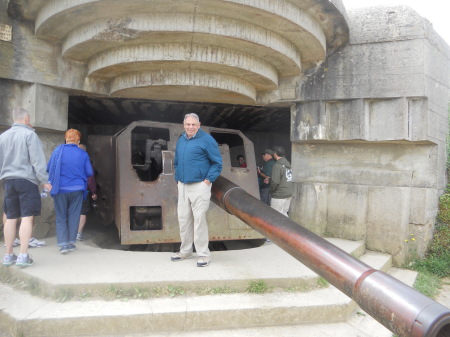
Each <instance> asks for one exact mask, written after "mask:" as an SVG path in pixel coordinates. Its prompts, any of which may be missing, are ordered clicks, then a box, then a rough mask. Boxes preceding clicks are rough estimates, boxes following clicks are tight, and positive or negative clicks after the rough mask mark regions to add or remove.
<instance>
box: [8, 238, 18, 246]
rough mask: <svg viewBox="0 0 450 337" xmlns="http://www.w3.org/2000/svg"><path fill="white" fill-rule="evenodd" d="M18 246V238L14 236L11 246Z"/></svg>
mask: <svg viewBox="0 0 450 337" xmlns="http://www.w3.org/2000/svg"><path fill="white" fill-rule="evenodd" d="M17 246H20V240H19V239H18V238H15V239H14V241H13V247H17ZM5 247H6V243H5Z"/></svg>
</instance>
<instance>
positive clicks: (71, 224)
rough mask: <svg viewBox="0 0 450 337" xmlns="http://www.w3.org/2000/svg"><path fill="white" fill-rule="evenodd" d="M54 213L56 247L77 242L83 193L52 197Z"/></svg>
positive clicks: (76, 192) (60, 194)
mask: <svg viewBox="0 0 450 337" xmlns="http://www.w3.org/2000/svg"><path fill="white" fill-rule="evenodd" d="M53 202H54V204H55V212H56V238H57V240H58V246H60V247H61V246H66V245H68V244H70V243H75V242H76V241H77V232H78V224H79V223H80V214H81V204H82V202H83V191H75V192H70V193H59V194H57V195H55V196H54V197H53Z"/></svg>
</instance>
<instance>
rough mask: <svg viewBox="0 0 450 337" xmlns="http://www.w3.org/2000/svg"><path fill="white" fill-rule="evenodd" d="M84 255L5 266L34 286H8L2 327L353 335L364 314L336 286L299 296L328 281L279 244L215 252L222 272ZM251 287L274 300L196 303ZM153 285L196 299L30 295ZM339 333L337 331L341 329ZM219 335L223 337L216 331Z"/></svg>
mask: <svg viewBox="0 0 450 337" xmlns="http://www.w3.org/2000/svg"><path fill="white" fill-rule="evenodd" d="M330 241H332V242H333V243H334V244H336V245H337V246H339V247H341V248H342V249H344V250H346V251H347V252H349V253H351V254H353V255H359V254H361V253H362V252H363V251H364V246H363V245H362V244H361V243H355V242H351V241H346V240H336V239H330ZM49 244H50V245H51V242H49ZM79 246H80V247H79V250H78V251H76V252H75V253H74V254H72V255H70V254H69V255H68V256H62V255H60V254H58V253H57V252H56V248H52V247H46V248H43V249H37V250H34V251H33V252H34V256H35V258H36V261H37V262H36V265H34V266H32V267H30V268H26V269H18V268H14V267H13V268H6V267H2V269H1V271H2V279H3V280H5V279H7V277H10V280H14V281H15V282H21V283H22V284H28V286H27V287H25V288H27V289H28V291H22V290H18V289H17V288H13V287H12V286H11V285H8V284H2V285H0V328H2V329H3V330H4V331H7V333H8V334H10V335H12V336H62V335H64V336H88V335H95V336H99V335H104V336H106V335H109V336H111V335H117V336H127V335H130V336H131V335H135V334H151V335H154V334H158V333H160V334H162V335H168V334H169V335H170V334H173V335H174V336H176V335H177V334H189V333H190V332H191V331H193V332H202V331H203V332H204V333H206V332H205V331H207V332H208V333H217V334H218V336H219V335H220V333H222V332H224V331H228V333H236V336H240V335H239V333H244V335H245V334H246V333H253V332H251V331H252V330H251V329H253V330H254V331H265V329H269V330H270V329H281V330H283V329H288V327H289V326H298V325H302V326H303V325H307V327H309V328H311V329H313V330H312V331H314V329H316V328H315V327H314V326H313V325H311V324H318V323H322V324H324V323H326V324H330V323H333V324H338V325H339V324H344V325H345V326H347V325H348V323H345V322H346V321H347V320H348V319H349V318H350V317H351V316H352V313H354V312H355V310H356V308H357V306H356V304H355V303H354V302H353V301H351V300H350V299H349V298H348V297H347V296H345V295H344V294H342V293H341V292H340V291H338V290H337V289H335V288H334V287H332V286H329V287H326V288H323V289H316V290H313V291H306V292H299V291H292V290H293V289H294V290H295V289H298V286H299V284H300V285H301V286H300V288H302V287H303V286H304V285H305V284H317V280H318V279H319V277H318V276H317V275H316V274H315V273H313V272H312V271H310V270H309V269H307V268H306V267H305V266H303V265H302V264H300V263H299V262H298V261H297V260H295V259H293V258H292V257H291V256H290V255H288V254H287V253H285V252H284V251H282V250H281V249H280V248H279V247H277V246H276V245H274V244H265V245H264V246H262V247H259V248H255V249H248V250H244V251H227V252H215V253H214V256H213V258H214V260H213V261H214V263H212V264H211V265H210V266H209V267H208V268H196V267H195V260H194V261H192V260H186V261H182V262H177V263H172V262H170V253H148V252H147V253H141V252H123V251H109V250H102V249H99V248H98V247H93V246H90V245H79ZM361 246H362V247H363V248H361ZM361 260H362V261H363V262H365V263H367V264H369V265H371V266H372V267H374V268H376V269H381V270H386V269H387V268H389V267H390V264H391V258H390V256H388V255H386V254H380V253H373V252H366V253H365V254H364V255H363V256H362V257H361ZM100 261H109V263H100ZM64 262H65V263H64ZM5 276H7V277H6V278H5ZM249 280H264V281H265V282H266V283H267V284H269V285H270V286H271V287H272V288H273V289H274V291H272V292H269V293H265V294H248V293H231V294H222V295H196V294H195V291H197V290H198V289H199V287H215V286H219V285H220V286H224V285H225V286H229V287H233V289H234V290H235V291H239V290H245V287H246V286H247V285H248V281H249ZM108 281H109V282H108ZM144 284H146V285H147V286H150V287H151V286H156V285H158V286H161V284H163V285H172V286H180V287H181V286H183V287H185V288H183V289H186V291H187V292H189V291H191V292H190V293H189V294H186V295H183V296H174V297H156V298H154V297H152V298H145V299H128V298H122V299H121V300H112V301H108V300H105V299H102V298H101V297H100V298H95V297H87V298H82V299H84V300H83V301H81V300H71V301H66V302H58V301H54V300H52V299H51V298H48V297H43V298H42V297H38V296H32V295H31V294H30V291H31V292H34V293H38V294H41V295H42V294H43V295H48V294H49V289H50V288H52V287H53V288H57V289H59V290H60V291H62V290H64V291H68V289H71V290H73V291H76V290H81V289H83V291H85V292H89V291H94V290H95V289H98V288H105V287H111V286H114V287H116V288H119V287H136V286H138V285H139V286H143V285H144ZM296 287H297V288H296ZM60 299H61V298H60ZM249 329H250V330H249ZM330 329H331V330H330V331H333V329H334V328H333V327H330ZM216 330H217V331H218V332H214V331H216ZM241 330H242V331H241ZM269 330H267V331H269ZM281 330H280V332H281ZM233 331H235V332H233ZM286 331H288V330H286ZM343 331H344V330H343ZM203 332H202V333H203ZM229 335H230V334H228V336H229ZM244 335H242V336H244ZM277 335H278V334H277ZM180 336H181V335H180ZM255 336H257V335H255Z"/></svg>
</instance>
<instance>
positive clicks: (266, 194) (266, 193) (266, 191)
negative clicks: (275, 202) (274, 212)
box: [259, 186, 272, 206]
mask: <svg viewBox="0 0 450 337" xmlns="http://www.w3.org/2000/svg"><path fill="white" fill-rule="evenodd" d="M259 195H260V197H261V201H262V202H263V203H265V204H267V205H269V206H270V199H272V198H271V196H270V188H269V186H267V187H263V188H260V189H259Z"/></svg>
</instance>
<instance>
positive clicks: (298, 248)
mask: <svg viewBox="0 0 450 337" xmlns="http://www.w3.org/2000/svg"><path fill="white" fill-rule="evenodd" d="M212 201H213V202H214V203H216V204H217V205H218V206H220V207H221V208H223V209H224V210H225V211H227V212H228V213H230V214H233V215H235V216H236V217H238V218H239V219H241V220H242V221H244V222H245V223H246V224H248V225H249V226H251V227H252V228H253V229H254V230H256V231H258V232H259V233H261V234H262V235H264V236H265V237H267V238H269V239H271V240H272V241H273V242H274V243H276V244H277V245H278V246H280V247H281V248H282V249H284V250H285V251H286V252H288V253H289V254H291V255H292V256H293V257H295V258H296V259H297V260H299V261H300V262H302V263H303V264H304V265H306V266H307V267H308V268H310V269H311V270H313V271H314V272H316V273H317V274H319V275H320V276H322V277H323V278H325V279H326V280H327V281H328V282H330V283H331V284H332V285H333V286H335V287H336V288H337V289H339V290H340V291H342V292H343V293H344V294H346V295H347V296H349V297H350V298H352V299H353V300H354V301H355V302H356V303H357V304H358V305H359V306H360V307H361V309H363V310H364V311H366V312H367V313H368V314H369V315H371V316H372V317H373V318H375V319H376V320H377V321H379V322H380V323H381V324H383V325H384V326H385V327H386V328H388V329H389V330H391V331H392V332H394V333H395V334H396V335H398V336H401V337H403V336H404V337H419V336H420V337H421V336H427V337H428V336H429V337H448V336H450V310H449V309H448V308H446V307H445V306H443V305H441V304H439V303H437V302H436V301H434V300H432V299H430V298H428V297H427V296H424V295H423V294H421V293H419V292H418V291H416V290H415V289H413V288H411V287H409V286H407V285H406V284H404V283H402V282H400V281H399V280H397V279H395V278H394V277H392V276H390V275H388V274H386V273H384V272H382V271H379V270H376V269H373V268H371V267H370V266H368V265H367V264H365V263H363V262H361V261H359V260H358V259H356V258H354V257H353V256H351V255H350V254H348V253H346V252H345V251H343V250H341V249H340V248H338V247H336V246H334V245H333V244H331V243H329V242H328V241H326V240H325V239H323V238H321V237H320V236H318V235H316V234H314V233H312V232H311V231H309V230H307V229H306V228H304V227H302V226H300V225H299V224H297V223H295V222H294V221H292V220H290V219H289V218H287V217H285V216H283V215H282V214H281V213H279V212H277V211H275V210H274V209H272V208H271V207H269V206H267V205H266V204H264V203H262V202H260V201H259V200H258V199H256V198H255V197H253V196H251V195H250V194H248V193H247V192H246V191H245V190H244V189H243V188H241V187H239V186H237V185H235V184H234V183H232V182H231V181H229V180H228V179H226V178H224V177H223V176H220V177H219V178H218V179H217V180H216V181H215V182H214V184H213V187H212Z"/></svg>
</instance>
